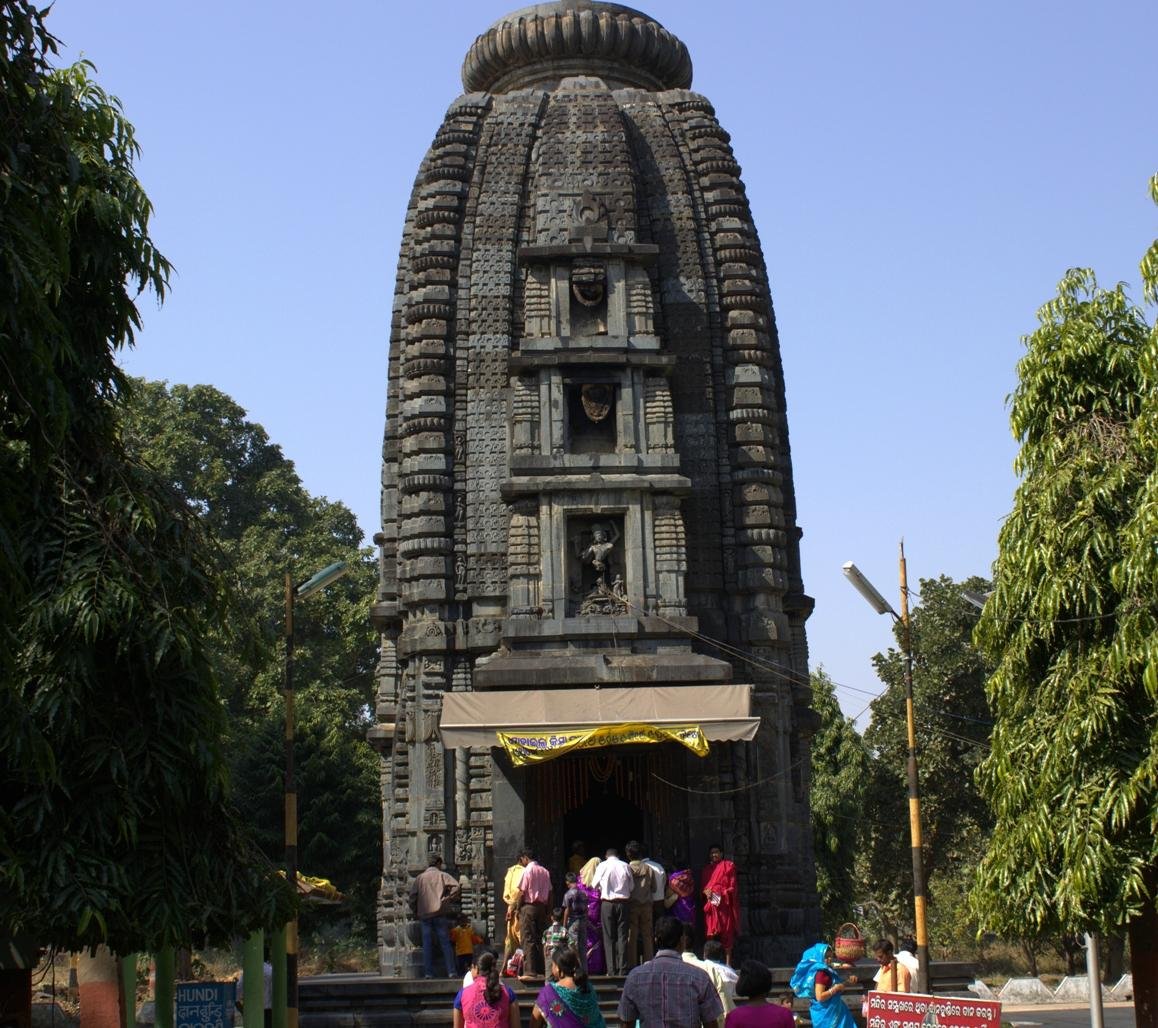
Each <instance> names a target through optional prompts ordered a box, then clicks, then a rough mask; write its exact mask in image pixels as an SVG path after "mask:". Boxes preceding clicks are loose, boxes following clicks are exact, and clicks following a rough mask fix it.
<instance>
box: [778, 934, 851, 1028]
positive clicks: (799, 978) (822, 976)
mask: <svg viewBox="0 0 1158 1028" xmlns="http://www.w3.org/2000/svg"><path fill="white" fill-rule="evenodd" d="M834 963H835V961H834V960H833V953H832V947H831V946H829V945H828V943H825V942H818V943H817V944H816V945H815V946H812V947H810V948H809V949H806V950H805V951H804V956H802V957H801V958H800V963H799V964H797V965H796V970H795V971H793V972H792V980H791V981H790V982H789V983H788V984H789V985H790V986H791V987H792V991H793V992H794V993H796V995H797V996H800V997H801V998H802V999H807V1000H809V1001H810V1002H811V1004H812V1006H811V1007H810V1008H809V1009H810V1012H811V1015H812V1025H813V1028H856V1021H855V1020H853V1016H852V1014H851V1013H850V1012H849V1009H848V1007H846V1006H845V1005H844V997H843V995H842V993H843V992H844V991H845V989H847V988H848V986H849V985H855V984H856V975H850V976H849V977H848V978H847V979H845V978H842V977H841V975H840V973H839V972H838V971H837V970H836V968H835V967H834V966H833V965H834Z"/></svg>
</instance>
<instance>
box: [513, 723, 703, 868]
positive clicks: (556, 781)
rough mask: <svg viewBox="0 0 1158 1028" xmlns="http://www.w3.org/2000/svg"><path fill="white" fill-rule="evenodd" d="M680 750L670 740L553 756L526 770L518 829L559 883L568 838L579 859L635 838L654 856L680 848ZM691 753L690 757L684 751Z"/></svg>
mask: <svg viewBox="0 0 1158 1028" xmlns="http://www.w3.org/2000/svg"><path fill="white" fill-rule="evenodd" d="M686 759H687V753H686V750H684V749H683V747H681V746H679V745H678V744H674V743H673V744H668V743H664V744H660V745H651V746H621V747H609V748H606V749H596V750H588V751H586V752H585V753H581V754H574V755H570V756H566V757H559V758H558V759H556V760H552V761H548V762H546V763H544V764H543V765H541V766H540V767H537V768H534V769H531V770H529V771H528V775H527V785H528V788H527V807H526V834H527V839H528V841H529V842H530V843H531V845H532V846H533V848H534V849H535V851H536V853H537V855H538V859H539V861H540V862H541V863H542V864H543V865H544V866H546V867H548V868H549V869H550V871H551V875H552V878H554V879H556V881H557V884H559V885H562V879H563V872H564V871H565V870H566V869H567V863H568V860H569V858H570V857H571V855H572V853H573V852H574V846H575V844H576V843H578V842H581V843H582V844H583V850H584V854H585V859H587V858H591V857H602V856H603V854H604V853H605V852H606V851H607V849H608V848H609V847H611V848H614V849H617V850H618V851H619V854H620V856H622V855H623V849H624V846H625V844H626V843H627V842H628V841H629V840H631V839H638V840H639V841H640V842H641V843H643V845H644V847H645V848H646V849H647V850H648V851H649V853H650V855H652V856H656V857H658V856H659V855H660V854H661V853H662V854H664V855H666V856H669V857H670V856H672V855H673V854H681V855H686V853H687V803H686V797H685V794H684V793H682V792H681V791H680V788H679V787H680V785H681V784H682V783H683V782H684V781H685V780H686ZM692 759H693V760H694V759H696V758H694V757H692Z"/></svg>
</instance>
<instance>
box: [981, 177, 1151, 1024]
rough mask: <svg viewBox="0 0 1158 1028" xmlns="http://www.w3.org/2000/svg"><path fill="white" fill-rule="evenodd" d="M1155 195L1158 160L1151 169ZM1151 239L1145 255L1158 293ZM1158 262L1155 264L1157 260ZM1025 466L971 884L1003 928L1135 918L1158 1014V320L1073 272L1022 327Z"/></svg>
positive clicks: (1004, 543) (986, 625)
mask: <svg viewBox="0 0 1158 1028" xmlns="http://www.w3.org/2000/svg"><path fill="white" fill-rule="evenodd" d="M1151 191H1152V193H1153V195H1154V199H1155V202H1158V176H1155V179H1154V180H1152V182H1151ZM1156 258H1158V241H1156V244H1155V246H1152V247H1151V249H1150V251H1149V254H1148V255H1147V261H1144V262H1143V278H1144V283H1145V287H1146V295H1147V298H1149V299H1151V300H1153V299H1154V298H1155V290H1156V289H1158V277H1156V276H1155V270H1156V268H1158V259H1156ZM1147 262H1149V263H1147ZM1024 342H1025V345H1026V354H1025V356H1024V357H1023V358H1022V359H1021V361H1020V363H1019V365H1018V384H1017V387H1016V389H1015V391H1014V393H1013V395H1012V399H1011V422H1012V426H1013V431H1014V434H1015V436H1016V437H1017V439H1018V440H1019V441H1020V444H1021V449H1020V452H1019V454H1018V457H1017V462H1016V470H1017V473H1018V475H1019V476H1020V482H1019V484H1018V487H1017V491H1016V493H1015V496H1014V505H1013V511H1012V513H1011V514H1010V516H1009V518H1008V519H1007V520H1006V522H1005V524H1004V526H1003V528H1002V531H1001V535H1000V540H999V542H1000V551H999V555H998V559H997V562H996V565H995V581H994V587H995V591H994V594H993V596H992V597H991V599H990V600H989V602H988V603H987V604H986V606H985V610H984V612H983V615H982V618H981V621H980V623H979V625H978V628H977V633H976V638H977V640H978V642H979V644H980V645H981V646H982V647H984V649H985V650H986V651H987V652H988V653H989V654H990V655H991V656H992V659H993V660H994V661H995V663H996V670H995V672H994V674H993V677H992V678H991V679H990V682H989V698H990V702H991V705H992V708H993V710H994V714H995V717H996V726H995V728H994V731H993V736H992V751H991V753H990V755H989V756H988V757H987V758H986V759H985V761H984V762H983V763H982V765H981V767H980V769H979V773H978V781H979V783H980V785H981V787H982V789H983V791H984V793H985V795H986V797H987V798H988V799H989V801H990V803H991V804H992V806H993V811H994V815H995V818H996V823H995V830H994V833H993V835H992V838H991V842H990V846H989V849H988V852H987V853H986V856H985V859H984V861H983V863H982V865H981V868H980V872H979V874H978V878H977V882H976V885H975V887H974V890H973V893H972V899H973V903H974V905H975V907H976V910H977V913H978V916H979V917H980V918H981V919H982V923H983V925H984V926H985V927H987V928H991V929H996V930H998V931H1006V932H1010V933H1018V932H1020V933H1024V934H1032V933H1036V932H1040V931H1043V930H1052V931H1086V930H1112V929H1113V928H1115V927H1117V926H1119V925H1123V924H1125V925H1128V928H1129V935H1130V945H1131V956H1132V964H1133V972H1134V986H1135V1007H1136V1014H1137V1020H1138V1023H1139V1025H1148V1026H1153V1025H1155V1024H1158V1006H1156V1002H1155V1001H1156V999H1158V997H1156V994H1155V990H1156V987H1158V974H1156V972H1158V951H1156V946H1158V558H1156V555H1155V539H1156V538H1158V536H1156V534H1155V529H1156V528H1158V519H1156V514H1155V497H1156V496H1158V481H1156V472H1155V468H1156V467H1158V433H1156V432H1155V424H1156V419H1158V411H1156V409H1155V405H1156V403H1158V334H1156V333H1155V330H1154V328H1153V327H1152V326H1151V325H1149V324H1148V323H1147V320H1146V317H1145V316H1144V313H1143V311H1142V310H1140V309H1139V308H1138V307H1137V306H1136V305H1134V304H1133V303H1132V302H1131V301H1130V299H1129V297H1128V296H1127V294H1126V290H1125V288H1124V287H1123V286H1122V285H1118V286H1117V287H1115V288H1114V289H1103V288H1100V287H1099V286H1098V284H1097V282H1096V280H1095V278H1094V275H1093V272H1091V271H1089V270H1087V269H1076V270H1072V271H1070V272H1068V273H1067V274H1066V276H1065V278H1064V279H1062V281H1061V283H1060V285H1059V287H1058V294H1057V296H1056V297H1055V298H1054V299H1052V300H1050V301H1049V302H1048V303H1047V304H1045V306H1043V307H1042V308H1041V310H1040V311H1039V312H1038V328H1037V330H1036V331H1034V332H1033V333H1032V334H1031V335H1029V336H1027V337H1026V338H1025V340H1024Z"/></svg>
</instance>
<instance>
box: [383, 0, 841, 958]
mask: <svg viewBox="0 0 1158 1028" xmlns="http://www.w3.org/2000/svg"><path fill="white" fill-rule="evenodd" d="M572 6H573V5H572ZM520 40H521V41H522V42H520ZM545 40H551V41H552V42H551V45H550V46H549V47H547V48H546V49H543V47H544V46H545V45H546V44H545V43H544V42H543V41H545ZM690 79H691V66H690V61H689V59H688V57H687V52H686V49H684V48H683V44H682V43H680V42H679V41H678V40H676V39H675V38H674V37H672V36H671V34H670V33H668V32H667V31H666V30H665V29H663V28H662V26H659V25H658V23H656V22H654V21H653V20H652V19H649V18H647V17H646V16H645V15H640V14H639V13H638V12H634V11H631V10H630V9H628V8H620V7H618V6H616V5H612V4H600V3H597V2H593V3H590V4H585V5H583V11H578V10H573V9H572V7H569V6H567V5H564V4H560V5H557V6H555V7H552V5H539V6H537V7H535V8H533V9H528V11H524V12H523V13H522V14H520V16H519V17H518V18H517V19H514V20H513V21H510V22H505V21H504V22H501V23H500V24H499V25H497V26H496V27H495V28H493V29H492V30H490V31H489V32H488V33H487V34H485V40H484V39H483V37H480V42H479V43H478V44H476V46H475V48H472V51H471V55H470V56H469V57H468V61H467V65H466V66H465V67H464V82H468V83H469V87H468V88H469V89H471V90H473V91H471V92H468V93H466V94H465V95H463V96H462V97H460V98H459V99H458V100H456V101H455V102H454V103H453V104H452V105H451V107H450V109H449V110H448V112H447V115H446V117H445V119H444V121H443V124H442V126H441V127H440V128H439V130H438V132H437V133H436V135H435V138H434V141H433V143H432V145H431V148H430V150H429V152H428V153H427V155H426V157H425V159H424V160H423V162H422V164H421V166H420V169H419V173H418V177H417V180H416V183H415V188H414V192H413V194H412V197H411V202H410V205H409V207H408V210H407V213H406V218H405V223H404V231H403V241H402V252H401V255H400V259H399V265H398V276H397V287H396V293H395V302H394V308H393V316H392V327H391V341H390V354H389V360H388V365H387V375H388V399H387V416H386V435H385V440H384V445H383V469H382V518H383V524H382V526H381V531H380V532H379V533H378V534H377V535H376V536H375V541H376V542H377V543H378V545H379V553H380V569H381V575H380V586H379V594H378V597H377V602H376V603H375V605H374V608H373V618H374V621H375V624H376V625H377V626H378V627H379V629H380V630H381V632H382V657H381V661H380V665H379V669H378V696H377V713H378V720H379V725H378V726H377V728H376V729H375V730H374V731H372V732H371V739H372V741H374V743H375V745H376V746H377V747H378V748H379V751H380V753H381V755H382V774H381V784H382V803H383V835H384V838H383V878H382V889H381V895H380V902H379V908H378V915H379V944H380V961H381V965H382V968H383V970H384V971H385V972H386V973H391V974H409V973H413V971H414V970H415V967H416V960H417V951H416V944H417V941H418V936H417V931H416V927H415V926H414V925H413V924H412V923H411V922H410V920H409V916H408V912H407V906H406V893H407V890H408V887H409V882H410V880H411V878H412V876H413V874H414V873H416V872H417V871H418V870H420V869H421V868H422V867H423V866H424V865H425V862H426V857H427V855H428V854H430V853H435V852H437V853H440V854H442V855H443V856H444V858H445V859H446V861H447V863H448V865H451V866H452V867H453V870H454V871H455V873H457V874H460V875H461V877H462V881H463V896H464V900H463V904H464V911H465V912H467V913H468V914H469V915H470V916H471V917H473V918H474V919H475V920H476V922H477V923H478V926H479V927H480V928H483V927H485V928H486V929H487V931H488V934H491V935H492V937H493V936H495V935H496V934H498V933H499V931H500V930H501V923H502V911H501V909H500V904H499V903H498V900H497V896H496V878H497V877H498V876H499V875H501V872H502V869H503V861H505V860H506V859H509V857H510V856H511V855H512V854H511V853H509V852H508V851H509V850H511V848H512V847H513V846H514V845H515V844H516V841H517V839H518V838H519V837H520V836H523V835H525V834H526V833H527V832H529V831H531V826H530V825H529V823H528V822H527V821H526V818H527V817H528V816H529V815H527V814H526V811H525V810H524V807H523V806H522V804H523V802H524V800H523V797H524V795H525V793H526V789H525V788H524V787H525V786H526V780H525V778H523V777H520V775H521V774H522V773H521V772H520V773H517V774H516V773H514V772H512V770H511V768H510V766H509V765H508V764H506V763H505V762H504V761H503V759H501V758H498V757H496V756H495V754H494V751H492V750H489V749H478V748H475V749H469V750H468V749H460V750H446V749H444V748H443V746H442V745H441V742H440V739H439V736H438V733H437V725H438V720H439V717H440V712H441V709H442V704H443V697H444V696H445V695H446V694H447V693H448V692H452V691H466V690H474V689H486V688H511V687H520V688H526V687H529V686H530V685H531V684H533V685H534V686H535V687H547V688H551V687H555V685H557V684H559V683H573V684H574V683H578V684H599V683H600V681H604V680H606V679H605V678H603V677H602V676H606V675H609V674H611V675H613V676H614V678H613V679H612V681H614V682H615V683H624V682H631V681H638V682H640V683H645V682H646V683H663V682H671V683H679V682H692V681H699V682H720V683H724V682H726V681H727V678H728V676H729V675H733V676H734V677H735V679H736V680H740V681H746V682H751V683H753V684H754V690H755V692H754V695H755V699H754V706H755V709H754V711H753V713H754V714H756V715H758V716H760V717H761V718H762V727H761V729H760V731H759V734H758V735H757V738H756V740H755V741H754V742H752V743H744V744H714V745H713V746H712V749H711V752H710V754H709V756H708V757H707V758H704V759H702V760H701V759H698V758H691V757H688V758H686V761H684V758H683V757H682V756H681V757H680V758H679V760H680V761H681V763H680V764H679V766H680V772H679V775H678V777H679V782H678V783H676V784H675V785H671V784H670V783H669V786H670V788H671V789H673V790H675V791H674V792H673V793H672V795H678V796H679V797H680V799H679V803H680V816H679V819H678V821H679V825H678V831H668V832H667V834H666V835H665V836H664V838H665V840H666V842H665V845H671V846H674V847H677V848H678V846H679V845H680V843H679V841H678V840H683V842H682V845H683V846H685V847H689V846H690V847H693V848H694V847H695V846H699V845H703V844H704V840H709V839H710V840H716V839H719V840H722V841H723V843H724V846H725V848H726V849H727V850H728V851H729V852H730V853H731V855H733V856H734V858H735V859H736V861H737V864H738V865H739V867H740V869H741V875H742V878H741V891H742V894H743V897H744V911H745V914H744V917H745V923H744V925H743V933H744V936H745V940H746V941H745V943H744V945H745V946H746V947H747V952H750V953H752V954H754V955H758V956H762V957H763V958H764V959H766V960H783V959H787V958H788V956H790V955H791V954H792V953H798V952H799V949H800V948H801V946H802V945H803V944H807V943H809V942H811V941H814V939H813V936H814V935H815V933H816V931H817V930H818V928H819V925H818V917H817V910H816V906H817V905H816V895H815V882H814V873H813V868H812V861H811V837H810V829H809V816H808V781H807V774H806V768H807V762H808V736H809V733H810V731H811V730H812V725H813V723H814V718H813V716H812V714H811V712H810V711H809V710H808V707H807V704H808V698H809V689H808V668H807V657H808V654H807V643H806V639H805V633H804V622H805V620H806V618H807V616H808V613H809V611H810V609H811V600H810V599H809V598H808V597H807V596H806V595H805V593H804V589H803V584H802V582H801V578H800V560H799V529H798V528H797V526H796V524H795V517H796V511H795V501H794V496H793V485H792V477H791V461H790V453H789V448H788V430H787V420H786V413H785V411H786V408H785V387H784V381H783V374H782V367H781V361H780V355H779V341H778V339H777V335H776V326H775V321H774V317H773V313H772V306H771V297H770V294H769V289H768V281H767V275H766V272H765V267H764V261H763V255H762V252H761V249H760V244H759V239H758V237H757V234H756V229H755V227H754V225H753V223H752V218H751V211H750V208H749V205H748V201H747V198H746V196H745V193H744V187H743V183H742V181H741V178H740V169H739V166H738V165H737V163H736V161H735V157H734V155H733V153H732V151H731V147H730V144H729V137H728V135H727V133H726V132H724V130H723V129H722V128H721V127H720V125H719V124H718V122H717V120H716V118H715V114H714V112H713V110H712V107H711V105H710V104H709V103H708V101H707V100H706V99H704V98H703V97H702V96H700V95H698V94H696V93H693V92H690V91H689V90H688V88H687V87H688V86H689V85H690ZM583 418H586V419H587V421H586V422H584V421H580V427H582V429H583V432H582V433H578V432H577V431H575V430H574V429H575V425H573V424H572V423H571V422H572V421H573V420H574V419H583ZM569 419H571V420H569ZM587 422H590V424H588V423H587ZM584 433H585V434H584ZM580 435H582V439H580V438H579V436H580ZM596 525H604V526H614V531H613V532H612V531H611V530H610V529H609V530H608V531H609V534H610V535H614V536H615V538H614V541H613V547H612V549H613V558H612V560H611V562H610V564H609V567H612V568H613V569H616V570H614V571H613V572H612V573H611V574H609V575H602V574H590V573H589V572H591V570H592V568H591V567H589V566H588V565H587V564H584V563H583V561H584V559H585V558H583V557H582V555H581V554H580V555H579V556H576V555H575V554H572V553H571V552H570V551H571V549H573V539H572V538H571V537H572V536H574V535H575V530H576V528H577V526H578V528H579V529H583V530H585V531H587V532H588V534H590V535H592V538H594V529H595V526H596ZM588 545H589V544H588ZM580 550H582V547H581V548H580ZM576 561H578V562H579V563H578V564H576ZM576 568H578V569H579V570H580V571H581V572H582V575H587V578H585V579H584V580H583V581H584V583H585V584H584V585H583V591H584V595H582V596H571V595H570V593H569V592H568V589H569V585H568V576H570V577H571V578H574V577H575V574H576ZM582 575H580V576H579V577H581V578H582ZM616 578H618V581H615V579H616ZM588 579H589V580H588ZM600 587H602V589H603V590H604V592H600ZM588 593H590V594H591V595H587V594H588ZM704 637H707V639H708V640H710V641H712V640H714V641H719V642H720V643H723V644H726V645H727V646H728V647H730V651H729V652H733V653H738V654H740V656H739V657H737V658H736V659H735V660H733V661H732V666H731V667H729V666H728V665H727V664H725V663H724V662H722V661H720V660H719V659H718V658H717V657H715V656H712V655H711V654H713V653H714V652H715V650H714V647H713V646H712V644H711V642H710V641H709V642H708V643H704V642H703V641H702V640H703V638H704ZM632 676H635V677H632ZM665 759H666V758H665ZM685 763H686V767H685V766H684V765H685ZM665 795H666V794H665ZM665 802H667V800H665ZM685 808H686V817H685V816H684V811H685ZM677 837H678V838H677ZM496 850H497V851H498V852H496ZM685 855H686V854H685Z"/></svg>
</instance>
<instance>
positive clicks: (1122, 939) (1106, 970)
mask: <svg viewBox="0 0 1158 1028" xmlns="http://www.w3.org/2000/svg"><path fill="white" fill-rule="evenodd" d="M1102 968H1103V971H1102V981H1104V982H1105V983H1106V984H1107V985H1109V986H1110V987H1111V988H1112V987H1113V986H1115V985H1117V984H1118V979H1119V978H1121V977H1122V975H1124V974H1125V973H1126V936H1125V935H1124V934H1123V933H1122V932H1120V931H1119V932H1113V933H1112V934H1110V935H1107V936H1106V955H1105V959H1104V960H1103V961H1102Z"/></svg>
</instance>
